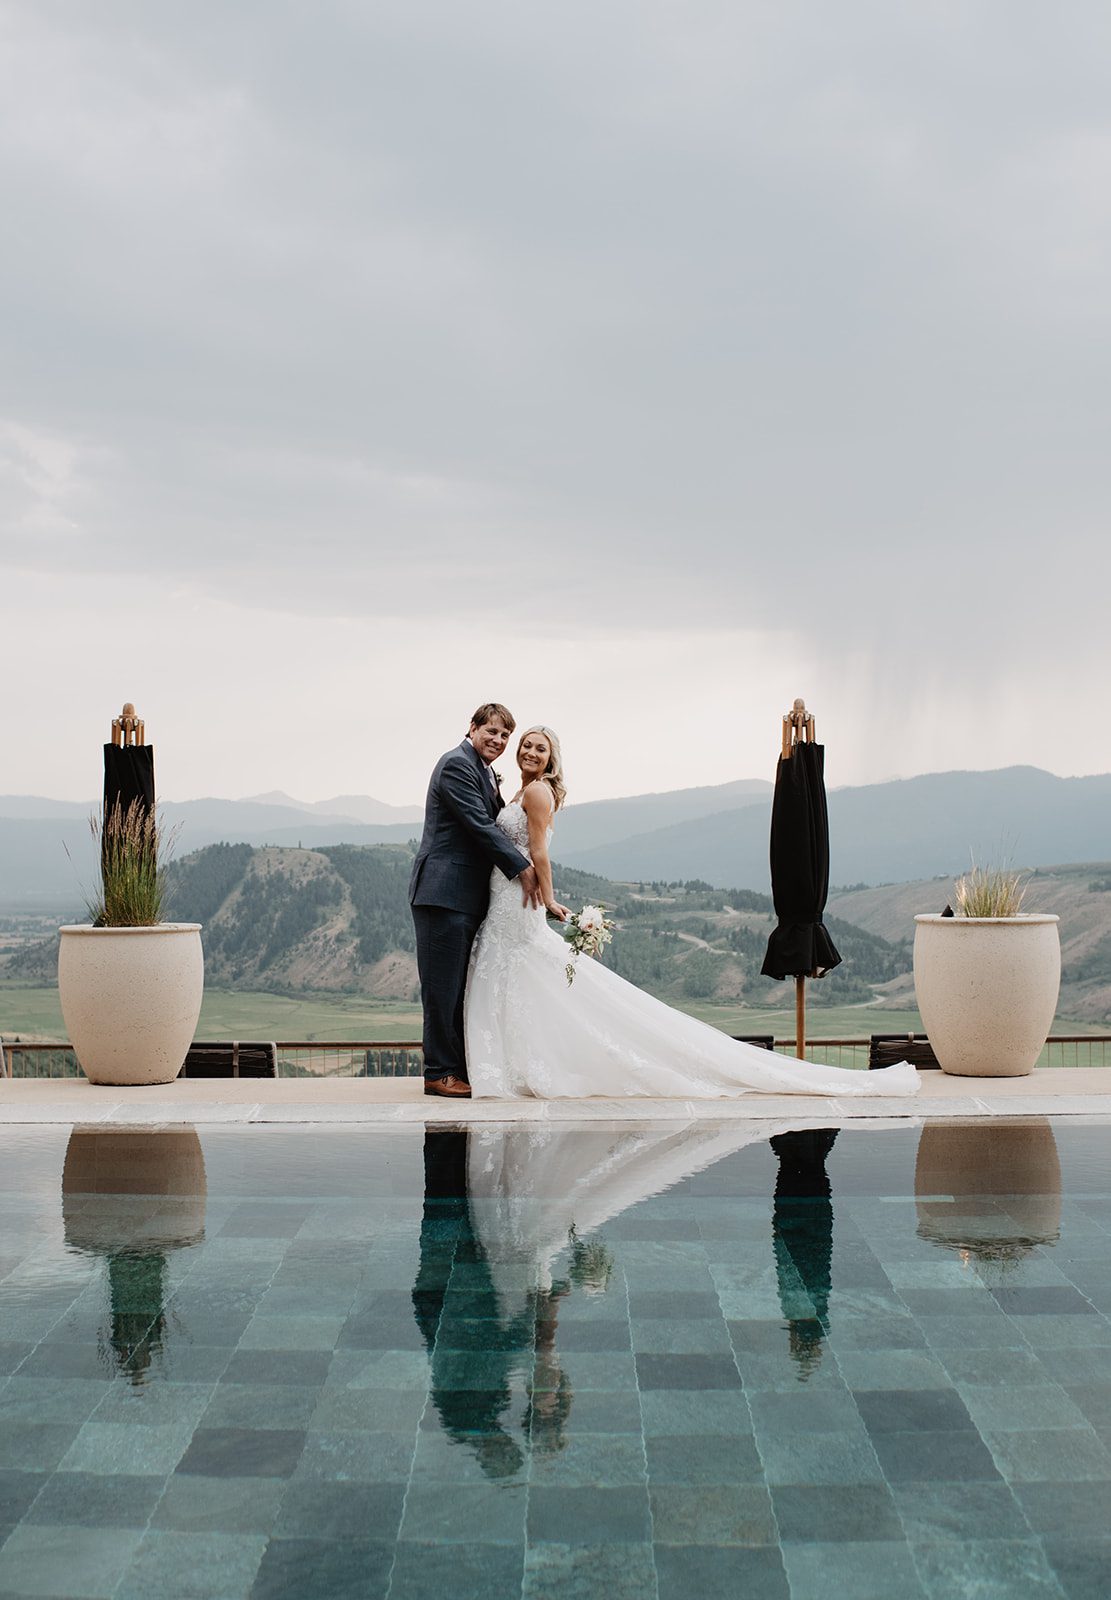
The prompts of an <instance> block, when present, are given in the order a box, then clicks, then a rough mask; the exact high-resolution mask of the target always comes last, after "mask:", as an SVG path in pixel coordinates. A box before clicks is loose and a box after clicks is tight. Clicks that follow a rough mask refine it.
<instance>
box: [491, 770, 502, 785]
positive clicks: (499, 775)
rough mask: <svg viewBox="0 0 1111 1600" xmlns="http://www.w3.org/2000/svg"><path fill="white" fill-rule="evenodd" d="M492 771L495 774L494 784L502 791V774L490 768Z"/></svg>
mask: <svg viewBox="0 0 1111 1600" xmlns="http://www.w3.org/2000/svg"><path fill="white" fill-rule="evenodd" d="M490 771H491V772H493V774H494V782H495V783H496V784H497V786H498V788H499V789H500V788H501V773H500V772H498V771H496V770H495V769H494V768H493V767H491V768H490Z"/></svg>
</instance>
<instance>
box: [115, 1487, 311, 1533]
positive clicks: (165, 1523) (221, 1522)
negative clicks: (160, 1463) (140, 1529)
mask: <svg viewBox="0 0 1111 1600" xmlns="http://www.w3.org/2000/svg"><path fill="white" fill-rule="evenodd" d="M109 1481H111V1480H109ZM284 1488H285V1481H284V1480H283V1479H281V1478H203V1477H200V1476H199V1475H197V1474H195V1473H175V1474H174V1475H173V1476H172V1477H171V1478H169V1479H168V1480H167V1482H166V1486H165V1490H164V1492H163V1494H162V1498H161V1500H159V1502H158V1504H157V1506H156V1507H155V1509H154V1514H153V1516H152V1517H151V1526H152V1527H153V1528H168V1529H171V1530H173V1531H176V1532H179V1533H265V1534H269V1533H270V1531H271V1529H272V1528H273V1526H274V1522H275V1520H276V1518H277V1515H278V1507H279V1505H280V1504H281V1499H282V1494H283V1491H284Z"/></svg>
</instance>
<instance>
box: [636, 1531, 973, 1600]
mask: <svg viewBox="0 0 1111 1600" xmlns="http://www.w3.org/2000/svg"><path fill="white" fill-rule="evenodd" d="M783 1561H784V1565H785V1566H786V1569H787V1577H788V1579H789V1582H790V1593H791V1600H833V1597H837V1600H841V1597H842V1596H843V1597H845V1600H849V1597H850V1596H851V1600H894V1597H896V1596H897V1597H898V1600H925V1591H924V1590H923V1588H922V1585H921V1583H920V1582H919V1579H918V1574H917V1572H916V1571H915V1568H914V1562H913V1561H912V1559H911V1554H910V1551H909V1550H908V1549H907V1547H906V1545H904V1544H900V1543H896V1542H895V1541H894V1540H893V1539H891V1538H888V1539H877V1540H860V1541H851V1540H849V1541H842V1542H838V1543H826V1544H822V1543H806V1544H795V1543H784V1546H783ZM959 1593H961V1591H960V1590H953V1591H951V1592H950V1594H949V1595H948V1596H947V1600H955V1597H956V1595H957V1594H959ZM661 1600H662V1597H661Z"/></svg>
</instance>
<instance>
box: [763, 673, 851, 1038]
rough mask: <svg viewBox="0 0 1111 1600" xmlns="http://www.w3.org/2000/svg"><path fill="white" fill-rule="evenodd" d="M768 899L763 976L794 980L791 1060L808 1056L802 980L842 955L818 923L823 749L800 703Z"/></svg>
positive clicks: (787, 757)
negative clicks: (769, 926)
mask: <svg viewBox="0 0 1111 1600" xmlns="http://www.w3.org/2000/svg"><path fill="white" fill-rule="evenodd" d="M771 873H772V900H773V901H774V903H775V914H776V917H777V918H778V922H777V924H776V926H775V928H774V929H773V931H772V934H771V937H770V938H769V940H768V948H767V953H766V954H765V956H764V965H763V966H762V967H761V969H760V970H761V972H762V973H763V974H764V976H765V977H767V978H794V980H795V1054H796V1055H797V1056H798V1057H799V1059H800V1060H802V1059H804V1058H805V1055H806V980H807V978H821V977H823V976H824V975H825V974H826V973H827V972H829V971H830V969H831V968H833V967H836V966H837V965H838V964H839V962H840V960H841V957H840V956H839V955H838V953H837V950H836V949H835V947H834V944H833V940H832V939H831V938H830V936H829V934H828V932H827V931H826V929H825V927H824V925H823V923H822V915H823V913H824V911H825V908H826V895H827V894H828V893H829V816H828V813H827V811H826V788H825V748H824V746H823V745H820V744H815V743H814V718H813V717H812V716H811V715H810V714H809V713H808V712H807V709H806V706H805V704H804V702H803V701H801V700H796V701H795V704H794V707H793V709H792V710H791V711H789V712H788V713H787V715H786V716H785V717H784V718H783V749H782V752H781V754H780V757H779V765H778V767H777V768H776V774H775V795H774V797H773V799H772V830H771Z"/></svg>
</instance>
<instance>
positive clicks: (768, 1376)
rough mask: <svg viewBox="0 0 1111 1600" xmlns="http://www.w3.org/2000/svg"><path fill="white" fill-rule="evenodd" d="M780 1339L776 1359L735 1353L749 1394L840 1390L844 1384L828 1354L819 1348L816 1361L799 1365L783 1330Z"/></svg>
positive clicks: (772, 1356)
mask: <svg viewBox="0 0 1111 1600" xmlns="http://www.w3.org/2000/svg"><path fill="white" fill-rule="evenodd" d="M731 1326H735V1324H732V1325H731ZM780 1339H781V1344H782V1349H781V1352H780V1353H779V1354H778V1355H754V1354H751V1353H749V1352H745V1351H738V1353H737V1366H738V1367H739V1368H740V1372H741V1377H742V1379H743V1380H744V1386H745V1389H746V1390H747V1391H748V1392H749V1393H754V1394H755V1393H760V1392H767V1393H790V1394H794V1393H796V1392H799V1391H803V1392H805V1393H806V1394H817V1393H818V1392H819V1391H821V1390H823V1389H835V1390H837V1391H839V1392H840V1391H843V1390H844V1388H845V1380H844V1379H843V1378H842V1376H841V1373H840V1371H839V1369H838V1366H837V1362H836V1360H835V1359H834V1356H833V1354H832V1352H831V1351H828V1350H825V1351H823V1350H822V1349H821V1348H820V1347H819V1349H818V1350H817V1352H815V1355H816V1357H817V1359H816V1360H815V1359H812V1358H808V1359H807V1360H806V1361H805V1362H802V1361H799V1360H796V1359H795V1358H794V1357H793V1355H792V1353H791V1344H790V1335H789V1333H788V1331H787V1329H786V1327H783V1329H782V1332H781V1334H780Z"/></svg>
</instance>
